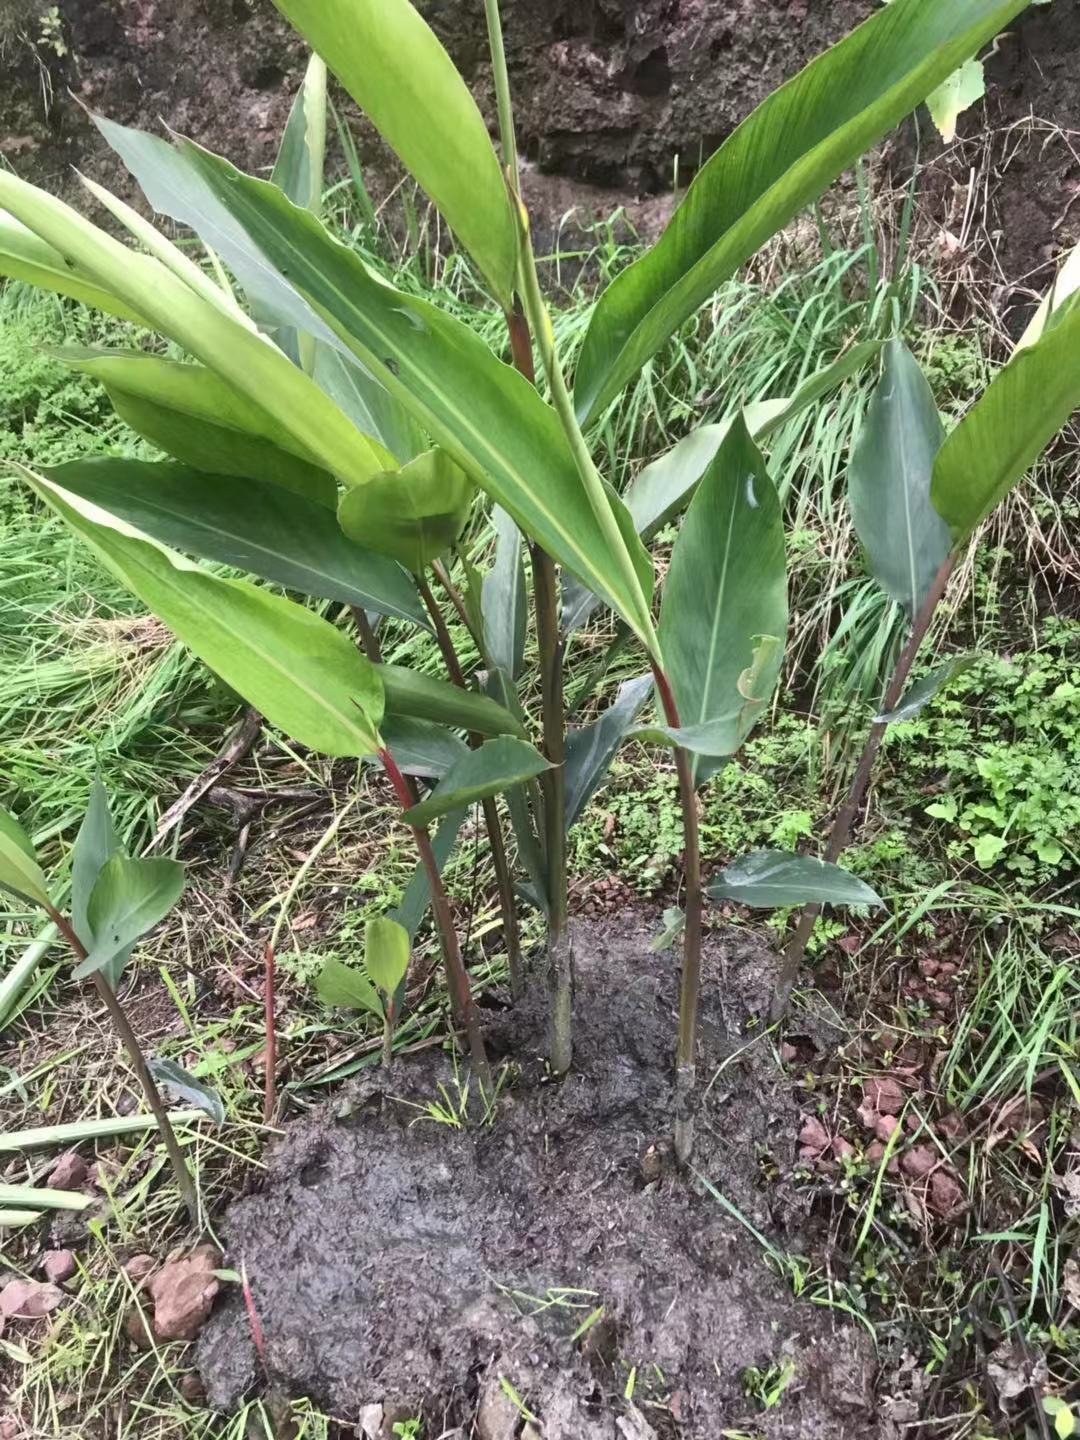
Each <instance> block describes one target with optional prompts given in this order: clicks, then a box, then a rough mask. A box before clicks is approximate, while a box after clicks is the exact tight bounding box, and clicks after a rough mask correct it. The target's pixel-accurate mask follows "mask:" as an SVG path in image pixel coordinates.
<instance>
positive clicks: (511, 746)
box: [405, 736, 549, 826]
mask: <svg viewBox="0 0 1080 1440" xmlns="http://www.w3.org/2000/svg"><path fill="white" fill-rule="evenodd" d="M548 768H549V766H548V762H547V761H546V760H545V759H544V757H543V755H541V754H540V752H539V751H538V750H537V749H535V748H534V746H532V745H530V744H528V742H527V741H525V740H513V739H510V738H509V737H508V736H500V737H499V738H498V739H497V740H487V741H485V743H484V744H483V745H481V746H480V748H479V749H478V750H470V751H469V753H468V754H467V755H465V756H463V757H462V759H461V760H459V761H458V763H457V764H456V765H455V766H454V767H453V769H452V770H449V771H448V772H447V773H446V775H445V776H444V777H443V779H442V780H441V781H440V782H439V784H438V785H437V786H436V788H435V790H434V791H433V792H432V794H431V795H430V796H429V797H428V799H426V800H423V801H421V803H420V804H419V805H414V806H412V808H411V809H409V810H406V812H405V819H406V820H407V821H408V822H409V824H410V825H413V826H426V825H428V824H429V823H430V822H431V821H432V820H434V819H436V818H437V817H438V816H440V815H445V814H447V812H448V811H450V810H457V809H459V808H460V807H461V806H462V805H471V804H473V802H474V801H476V800H484V799H486V798H487V797H488V796H489V795H498V794H499V793H500V792H501V791H503V790H509V789H511V787H512V786H514V785H521V784H522V783H523V782H524V781H526V780H531V779H533V778H534V777H535V776H537V775H542V774H543V772H544V771H545V770H547V769H548Z"/></svg>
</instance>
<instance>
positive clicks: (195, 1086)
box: [150, 1056, 225, 1125]
mask: <svg viewBox="0 0 1080 1440" xmlns="http://www.w3.org/2000/svg"><path fill="white" fill-rule="evenodd" d="M150 1074H151V1075H153V1077H154V1079H155V1080H156V1081H157V1083H158V1084H159V1085H167V1086H168V1087H169V1089H170V1090H172V1091H173V1092H174V1093H175V1094H176V1096H177V1098H178V1099H180V1100H186V1101H187V1102H188V1104H189V1105H194V1106H195V1108H196V1109H197V1110H201V1111H202V1112H203V1113H204V1114H205V1115H209V1116H210V1119H211V1120H212V1121H213V1122H214V1124H215V1125H224V1124H225V1102H224V1101H223V1100H222V1098H221V1096H220V1095H219V1094H218V1092H217V1091H216V1090H215V1089H214V1088H213V1086H212V1085H207V1084H206V1083H205V1082H204V1081H202V1080H199V1079H198V1078H197V1077H196V1076H194V1075H192V1074H191V1073H190V1072H189V1071H187V1070H185V1069H184V1067H183V1066H182V1065H178V1064H177V1063H176V1061H175V1060H163V1059H161V1058H160V1057H158V1056H154V1057H153V1058H152V1059H151V1060H150Z"/></svg>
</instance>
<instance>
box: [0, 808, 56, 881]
mask: <svg viewBox="0 0 1080 1440" xmlns="http://www.w3.org/2000/svg"><path fill="white" fill-rule="evenodd" d="M0 890H10V891H11V892H12V894H14V895H18V896H19V897H20V898H21V899H23V900H31V901H33V902H34V904H35V905H48V904H49V890H48V886H47V885H46V883H45V876H44V874H43V873H42V869H41V866H40V865H39V864H38V862H37V855H36V854H35V852H34V847H33V845H32V844H31V842H30V837H29V835H27V833H26V831H25V830H24V829H23V828H22V826H21V825H20V824H19V822H18V821H17V820H16V819H15V816H14V815H12V814H11V812H10V811H8V810H5V809H4V807H3V806H2V805H0Z"/></svg>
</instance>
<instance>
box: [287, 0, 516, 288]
mask: <svg viewBox="0 0 1080 1440" xmlns="http://www.w3.org/2000/svg"><path fill="white" fill-rule="evenodd" d="M274 3H275V4H276V5H277V8H278V9H279V10H280V11H281V13H282V14H283V15H284V16H285V17H286V19H288V20H289V21H291V22H292V24H293V25H295V26H296V28H297V30H299V31H300V33H301V35H303V37H304V39H305V40H306V41H307V42H308V44H309V45H310V46H311V48H312V49H313V50H315V51H317V52H318V53H319V54H320V55H321V56H322V57H323V58H324V59H325V60H326V62H327V64H328V65H329V66H330V69H331V70H332V71H333V72H334V74H335V75H336V76H337V78H338V79H339V80H340V81H341V83H342V84H343V85H344V86H345V89H346V90H348V92H349V94H350V95H351V96H352V97H353V99H354V100H355V101H356V103H357V104H358V105H359V106H360V108H361V109H362V110H363V111H364V112H365V114H366V115H367V116H368V118H369V119H370V120H371V122H372V123H373V124H374V126H375V128H376V129H377V130H378V131H379V132H380V133H381V134H382V135H383V137H384V138H385V139H386V140H387V142H388V143H389V144H390V145H391V147H392V148H393V149H394V150H396V151H397V154H398V155H399V156H400V158H401V160H402V162H403V163H404V165H405V167H406V169H408V170H409V171H410V172H411V173H412V174H413V175H414V176H415V177H416V179H417V180H419V182H420V184H421V185H422V186H423V187H424V189H425V190H426V191H427V193H428V194H429V195H430V196H431V198H432V200H434V202H435V204H436V205H437V206H438V207H439V209H440V210H441V211H442V213H443V215H444V216H445V217H446V219H447V221H448V222H449V224H450V228H451V229H452V230H453V231H454V232H455V234H456V235H457V237H458V239H459V240H460V241H461V243H462V245H464V247H465V249H466V250H468V251H469V253H470V254H471V255H472V257H473V259H474V260H475V261H476V263H477V265H478V266H479V267H480V270H481V271H482V272H483V274H484V276H485V278H486V279H487V281H488V283H489V284H490V285H491V287H492V289H493V290H494V292H495V296H496V298H497V299H498V300H499V302H500V304H501V305H502V306H503V308H504V309H505V310H508V309H510V307H511V304H512V301H513V293H514V278H515V274H516V270H517V221H516V217H515V215H514V212H513V210H512V209H511V205H510V197H509V192H508V191H507V188H506V182H505V180H504V179H503V175H502V170H501V168H500V166H499V161H498V157H497V156H496V154H495V151H494V149H493V147H492V144H491V140H490V138H489V136H488V131H487V125H486V124H485V123H484V119H483V117H482V116H481V114H480V111H479V109H478V108H477V104H476V101H475V100H474V99H473V97H472V94H471V92H470V91H469V88H468V86H467V85H466V84H465V82H464V80H463V79H462V78H461V76H460V75H459V74H458V72H457V69H456V68H455V66H454V62H453V61H452V60H451V59H450V56H449V55H448V54H447V53H446V51H445V50H444V49H443V47H442V45H441V44H440V43H439V41H438V39H437V38H436V36H435V34H434V32H433V31H432V30H431V28H430V26H429V25H428V23H427V21H426V20H424V19H423V17H422V16H421V15H419V14H418V13H417V11H416V10H415V9H414V7H413V6H412V5H411V4H410V3H409V0H274Z"/></svg>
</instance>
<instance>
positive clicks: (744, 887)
mask: <svg viewBox="0 0 1080 1440" xmlns="http://www.w3.org/2000/svg"><path fill="white" fill-rule="evenodd" d="M709 894H710V895H712V896H713V898H714V899H716V900H732V901H734V902H735V903H736V904H737V905H749V906H750V907H751V908H752V909H755V910H773V909H776V908H777V907H778V906H781V905H881V904H882V901H881V897H880V896H879V895H877V894H876V893H875V891H873V890H871V888H870V886H869V885H867V884H866V883H865V882H864V881H862V880H860V879H859V878H858V876H857V875H852V874H851V873H850V872H849V871H847V870H842V869H841V868H840V866H839V865H830V864H828V863H827V862H826V861H825V860H818V859H815V857H814V856H812V855H791V854H789V853H788V852H787V851H783V850H758V851H755V853H754V854H752V855H744V856H742V857H741V858H740V859H738V860H736V861H734V862H733V863H732V864H731V865H728V866H726V867H725V869H723V870H721V872H720V874H719V876H718V877H717V878H716V879H715V880H714V881H713V882H712V884H711V885H710V886H709Z"/></svg>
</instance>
